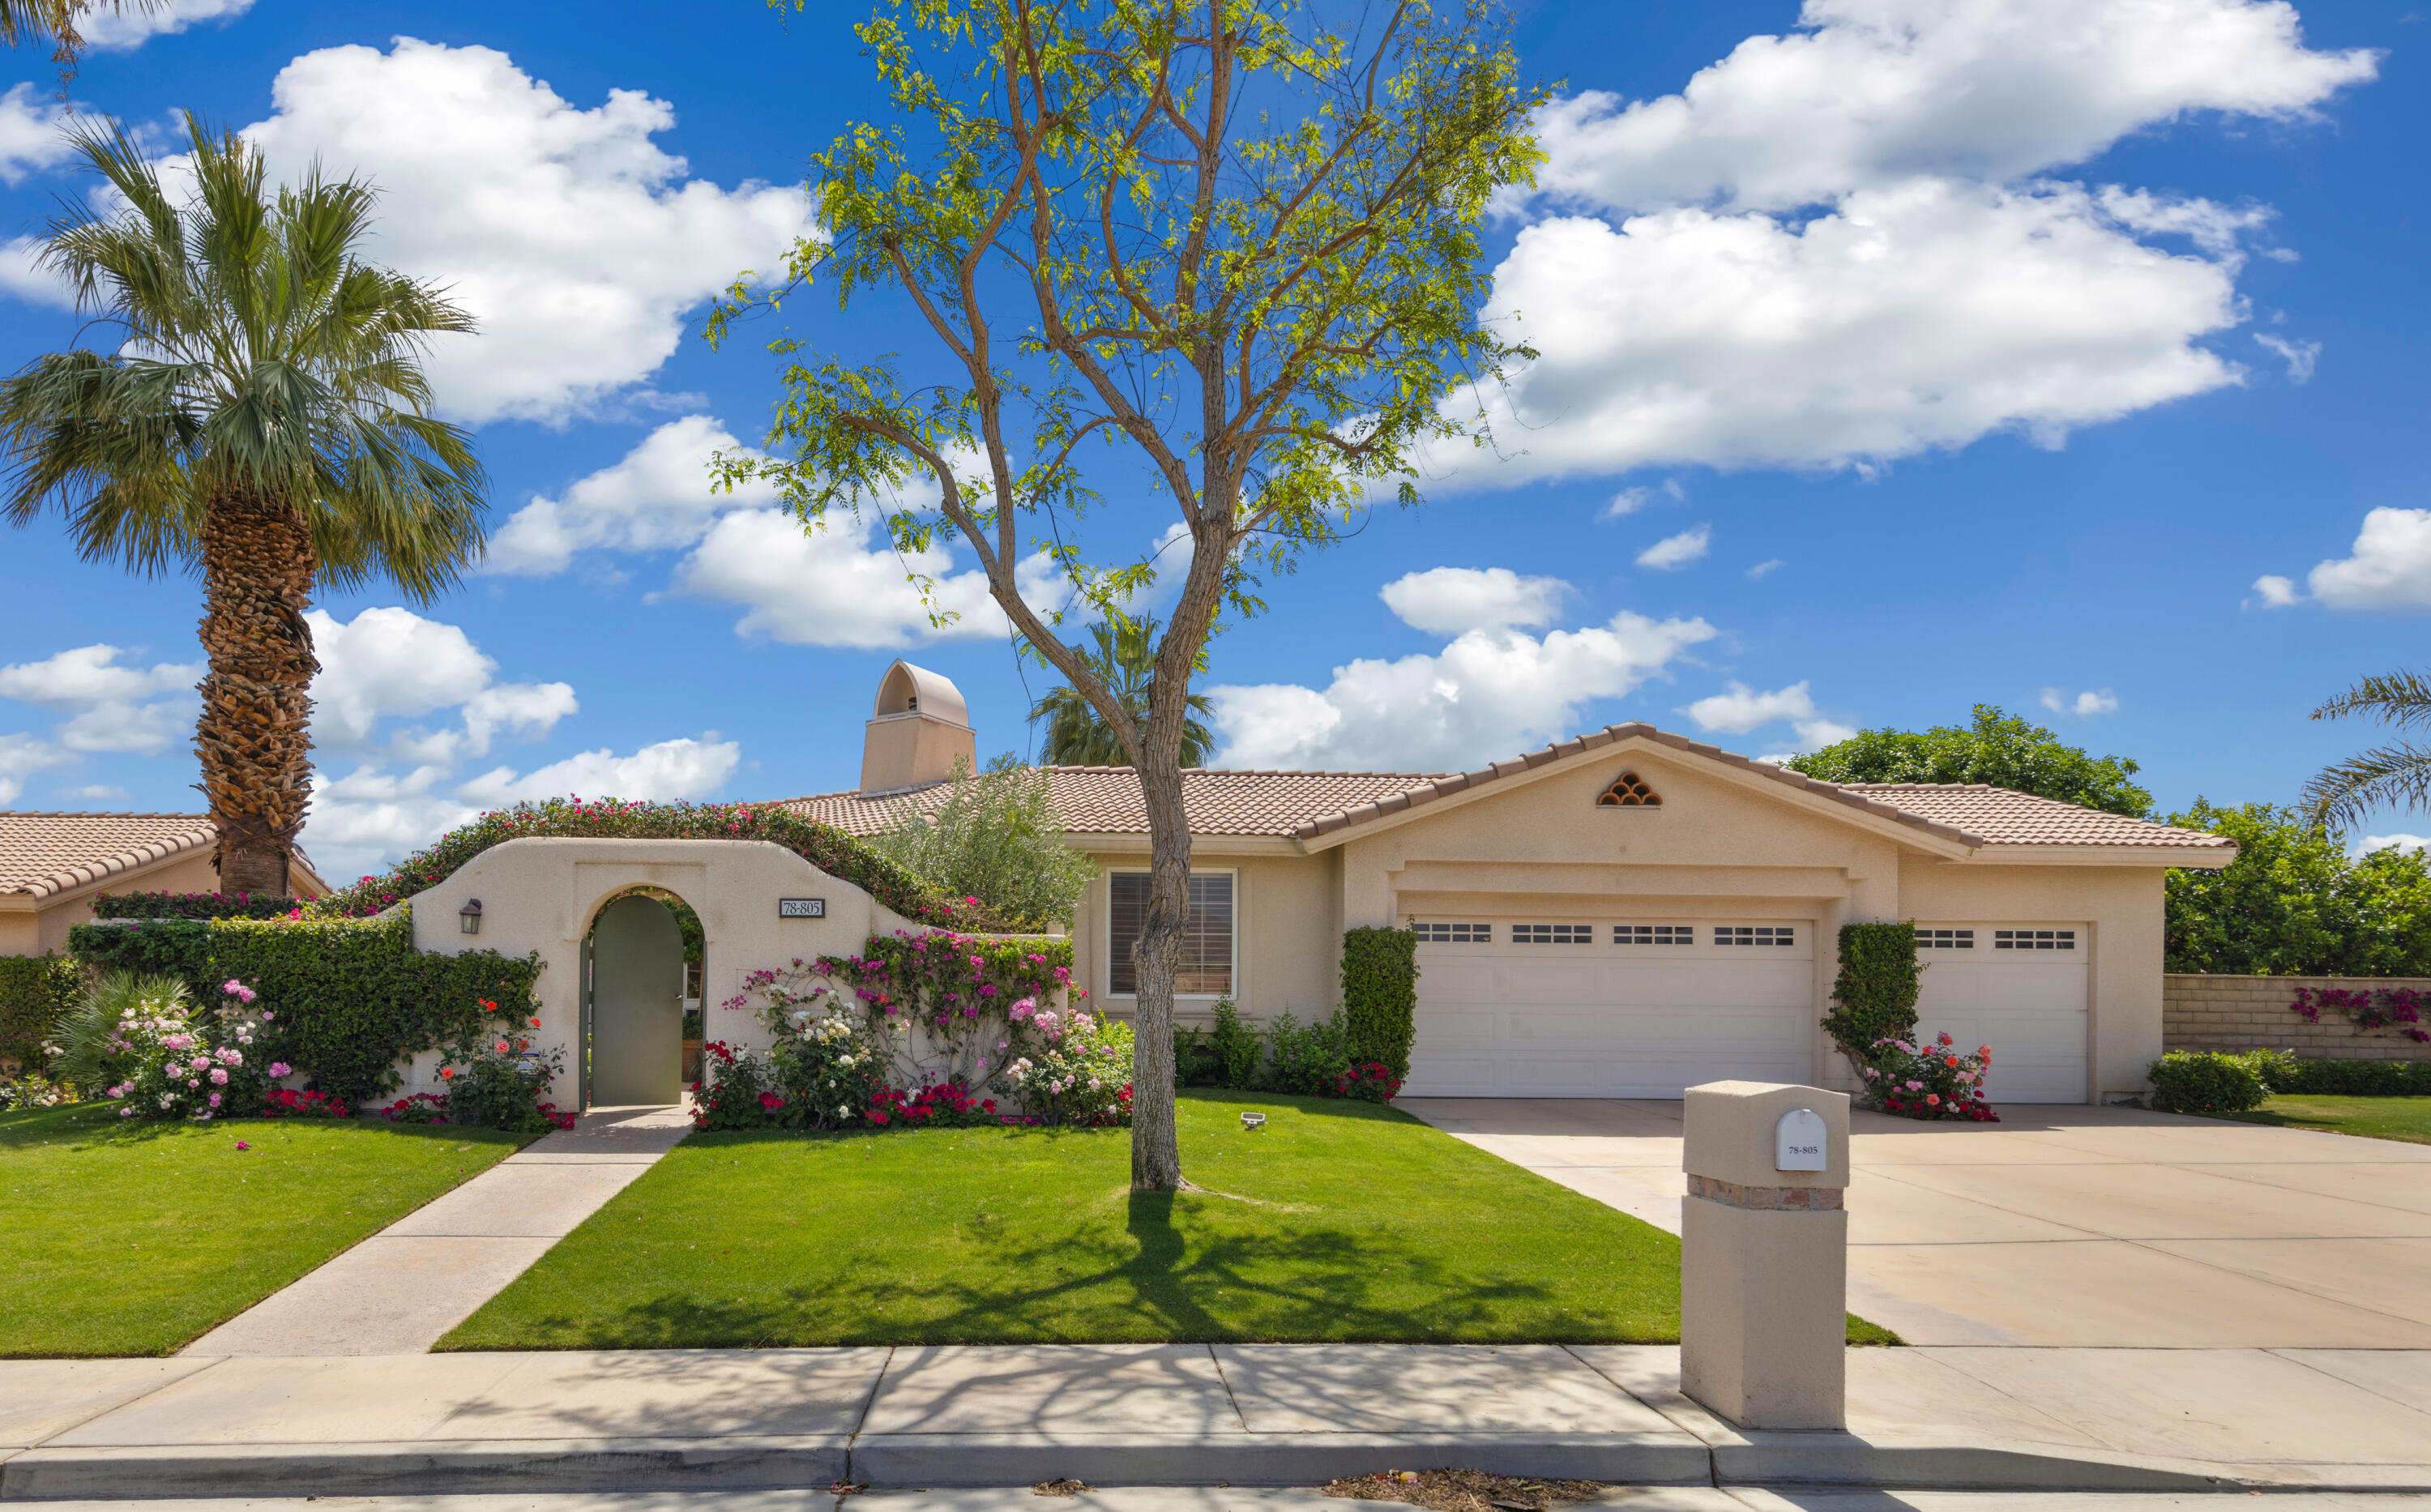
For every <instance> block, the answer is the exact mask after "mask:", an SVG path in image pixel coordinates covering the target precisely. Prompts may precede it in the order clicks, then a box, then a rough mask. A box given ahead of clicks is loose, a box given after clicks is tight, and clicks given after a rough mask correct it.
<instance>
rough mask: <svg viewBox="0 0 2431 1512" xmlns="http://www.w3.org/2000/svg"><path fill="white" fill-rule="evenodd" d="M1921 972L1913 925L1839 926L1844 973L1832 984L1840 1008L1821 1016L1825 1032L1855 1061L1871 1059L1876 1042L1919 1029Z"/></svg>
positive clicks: (1860, 1062) (1841, 961)
mask: <svg viewBox="0 0 2431 1512" xmlns="http://www.w3.org/2000/svg"><path fill="white" fill-rule="evenodd" d="M1922 970H1923V967H1922V966H1919V965H1918V964H1917V959H1916V925H1915V924H1913V923H1904V924H1843V925H1841V926H1840V975H1839V977H1838V979H1837V980H1836V981H1835V982H1834V983H1832V1000H1833V1001H1834V1002H1836V1003H1837V1004H1838V1005H1839V1006H1838V1008H1837V1009H1836V1010H1835V1011H1834V1012H1833V1013H1832V1014H1831V1015H1830V1016H1827V1017H1826V1018H1825V1019H1824V1020H1823V1028H1824V1031H1825V1032H1826V1033H1829V1034H1830V1035H1831V1036H1832V1037H1833V1039H1834V1040H1836V1041H1837V1042H1838V1044H1839V1046H1840V1049H1841V1051H1842V1052H1843V1053H1845V1054H1846V1055H1847V1056H1848V1057H1849V1058H1850V1059H1851V1060H1852V1061H1854V1062H1856V1063H1857V1064H1858V1065H1860V1066H1863V1065H1866V1064H1868V1063H1869V1062H1871V1061H1872V1060H1873V1058H1874V1042H1875V1041H1876V1040H1879V1039H1905V1038H1907V1036H1908V1035H1909V1034H1911V1033H1915V1031H1916V998H1917V990H1918V988H1919V987H1920V985H1921V983H1920V973H1921V972H1922Z"/></svg>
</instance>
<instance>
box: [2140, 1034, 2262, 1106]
mask: <svg viewBox="0 0 2431 1512" xmlns="http://www.w3.org/2000/svg"><path fill="white" fill-rule="evenodd" d="M2144 1074H2145V1075H2146V1076H2147V1077H2150V1078H2151V1079H2152V1083H2153V1105H2154V1107H2156V1108H2159V1109H2161V1110H2162V1111H2163V1112H2165V1113H2207V1114H2221V1113H2251V1112H2252V1111H2254V1110H2255V1108H2258V1107H2260V1106H2262V1104H2263V1102H2264V1101H2265V1100H2268V1099H2269V1098H2270V1096H2271V1088H2270V1086H2269V1085H2268V1084H2265V1083H2264V1082H2263V1080H2262V1078H2261V1077H2260V1076H2258V1075H2256V1074H2255V1067H2254V1066H2253V1065H2252V1064H2251V1063H2250V1062H2249V1061H2248V1060H2247V1058H2246V1057H2244V1056H2241V1055H2222V1054H2220V1053H2218V1052H2216V1051H2208V1050H2171V1051H2170V1052H2169V1053H2168V1054H2167V1055H2164V1056H2162V1057H2161V1058H2160V1059H2159V1060H2157V1061H2154V1063H2153V1064H2152V1065H2150V1066H2148V1067H2145V1068H2144Z"/></svg>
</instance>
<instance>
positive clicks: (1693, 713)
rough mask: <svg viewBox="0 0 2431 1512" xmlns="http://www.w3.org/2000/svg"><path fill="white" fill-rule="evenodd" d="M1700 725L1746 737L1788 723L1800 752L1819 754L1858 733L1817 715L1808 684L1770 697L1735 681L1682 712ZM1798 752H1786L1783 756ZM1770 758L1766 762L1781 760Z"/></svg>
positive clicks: (1773, 693) (1785, 689) (1800, 683)
mask: <svg viewBox="0 0 2431 1512" xmlns="http://www.w3.org/2000/svg"><path fill="white" fill-rule="evenodd" d="M1680 712H1681V713H1682V714H1686V715H1687V716H1688V717H1689V718H1691V719H1693V720H1695V721H1696V722H1697V728H1698V729H1700V730H1705V731H1722V732H1724V733H1726V734H1733V735H1744V734H1746V733H1747V732H1748V731H1752V730H1758V729H1761V728H1763V727H1764V726H1766V725H1769V724H1776V723H1781V722H1785V721H1786V723H1787V724H1788V725H1789V728H1790V729H1791V730H1793V731H1796V732H1797V735H1798V739H1799V743H1800V744H1799V749H1800V750H1816V749H1819V748H1822V747H1825V746H1829V745H1833V744H1835V743H1836V742H1838V741H1843V740H1846V739H1848V738H1849V737H1850V736H1852V735H1853V734H1855V733H1856V732H1857V731H1856V727H1855V726H1853V725H1844V724H1841V723H1839V722H1838V721H1836V720H1833V719H1827V718H1825V717H1824V716H1823V715H1822V714H1819V713H1817V712H1816V708H1815V696H1814V694H1813V693H1812V691H1810V689H1809V688H1808V685H1807V684H1806V683H1804V682H1793V683H1791V684H1790V685H1789V686H1787V687H1786V688H1776V689H1774V690H1773V691H1771V692H1770V693H1759V692H1758V691H1756V690H1755V689H1753V688H1751V687H1749V686H1748V685H1747V684H1746V683H1744V682H1740V681H1738V680H1735V679H1734V680H1732V681H1730V682H1729V683H1727V684H1725V685H1724V691H1722V692H1720V693H1716V694H1710V695H1708V696H1706V697H1702V698H1699V699H1698V700H1697V701H1696V702H1694V703H1691V704H1689V705H1687V706H1686V707H1685V708H1684V709H1682V710H1681V711H1680ZM1793 754H1795V752H1783V753H1782V755H1783V756H1787V755H1793ZM1779 759H1781V758H1780V757H1774V756H1768V757H1766V758H1765V760H1768V761H1773V760H1779Z"/></svg>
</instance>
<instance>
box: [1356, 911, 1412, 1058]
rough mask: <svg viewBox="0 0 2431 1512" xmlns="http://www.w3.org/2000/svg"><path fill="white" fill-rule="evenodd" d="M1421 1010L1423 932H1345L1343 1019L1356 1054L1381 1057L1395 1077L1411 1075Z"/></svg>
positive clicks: (1386, 930) (1365, 929)
mask: <svg viewBox="0 0 2431 1512" xmlns="http://www.w3.org/2000/svg"><path fill="white" fill-rule="evenodd" d="M1417 1011H1418V935H1417V931H1416V930H1395V929H1381V928H1375V927H1368V928H1362V929H1355V930H1345V931H1343V932H1342V1017H1343V1025H1344V1029H1345V1031H1346V1033H1348V1035H1349V1038H1350V1045H1349V1050H1350V1058H1351V1059H1352V1060H1354V1061H1361V1062H1366V1061H1381V1062H1382V1063H1383V1064H1384V1065H1386V1066H1388V1067H1392V1070H1393V1078H1392V1079H1393V1080H1395V1081H1400V1080H1401V1079H1402V1078H1405V1077H1407V1076H1408V1075H1409V1074H1410V1041H1411V1037H1412V1034H1413V1033H1414V1032H1415V1031H1414V1029H1413V1021H1414V1020H1415V1019H1416V1017H1417Z"/></svg>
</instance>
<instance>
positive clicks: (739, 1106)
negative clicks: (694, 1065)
mask: <svg viewBox="0 0 2431 1512" xmlns="http://www.w3.org/2000/svg"><path fill="white" fill-rule="evenodd" d="M756 976H757V977H759V978H767V979H770V980H768V981H765V982H763V983H762V987H763V992H764V994H765V1000H763V1002H762V1004H761V1008H760V1020H761V1022H763V1023H764V1024H766V1025H767V1026H768V1028H769V1031H770V1032H771V1033H773V1034H774V1035H775V1036H776V1044H775V1046H774V1047H773V1048H772V1049H771V1050H769V1052H768V1054H767V1056H766V1057H765V1058H763V1057H761V1056H758V1055H753V1054H750V1053H748V1052H744V1053H740V1054H738V1053H737V1052H736V1051H735V1050H733V1049H731V1048H730V1047H729V1046H728V1045H727V1044H726V1042H725V1041H723V1040H714V1041H712V1042H710V1043H709V1044H706V1045H704V1046H702V1047H701V1081H700V1082H698V1083H696V1084H694V1086H693V1091H694V1092H695V1094H696V1108H697V1112H696V1115H695V1117H694V1122H695V1123H696V1125H697V1126H699V1127H700V1128H703V1129H739V1128H755V1127H763V1126H768V1125H774V1126H775V1127H778V1128H781V1129H842V1128H847V1127H850V1126H852V1125H854V1124H857V1123H859V1122H861V1121H862V1119H863V1117H864V1116H865V1115H866V1114H867V1112H868V1109H869V1107H870V1102H871V1099H872V1098H873V1097H874V1096H875V1095H876V1093H877V1092H878V1091H879V1089H880V1088H881V1087H883V1086H884V1085H885V1084H886V1076H885V1070H886V1053H885V1051H884V1050H883V1049H882V1048H880V1046H879V1045H878V1044H877V1043H876V1042H875V1037H874V1036H873V1035H872V1034H871V1033H869V1031H868V1030H867V1028H866V1027H865V1026H863V1025H858V1024H855V1023H854V1022H853V1020H852V1019H851V1018H850V1017H848V1016H847V1010H846V1009H845V1006H844V1000H843V999H842V998H840V997H839V996H838V995H837V994H836V991H835V989H834V988H832V987H825V986H820V987H813V988H811V989H810V990H808V991H800V990H797V984H796V983H792V982H791V981H789V980H781V979H777V978H776V975H775V974H774V973H770V972H761V973H757V974H756ZM736 1001H737V1002H739V1001H741V1000H739V999H738V1000H736ZM727 1006H729V1007H733V1006H735V1003H731V1002H730V1003H729V1004H728V1005H727Z"/></svg>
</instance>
